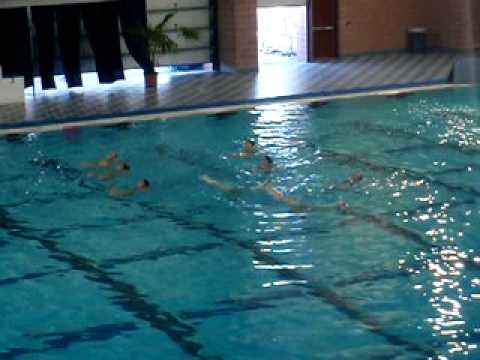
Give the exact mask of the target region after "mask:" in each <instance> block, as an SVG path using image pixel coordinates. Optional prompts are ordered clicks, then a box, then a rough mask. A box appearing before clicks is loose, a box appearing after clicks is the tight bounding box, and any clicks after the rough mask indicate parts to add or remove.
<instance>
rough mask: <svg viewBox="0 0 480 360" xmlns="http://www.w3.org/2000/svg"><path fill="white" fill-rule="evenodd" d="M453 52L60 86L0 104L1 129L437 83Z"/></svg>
mask: <svg viewBox="0 0 480 360" xmlns="http://www.w3.org/2000/svg"><path fill="white" fill-rule="evenodd" d="M454 61H455V54H452V53H447V52H435V53H428V54H407V53H388V54H375V55H365V56H355V57H345V58H342V59H339V60H334V61H326V62H322V63H280V64H268V65H262V66H261V67H260V70H259V71H258V72H239V73H201V74H193V75H192V74H190V75H173V76H169V75H162V76H161V77H160V81H159V86H158V88H157V89H147V90H146V89H145V88H144V86H143V83H142V79H141V78H140V79H138V81H126V82H119V83H117V84H114V85H111V86H108V87H99V88H86V89H74V90H57V91H53V92H52V91H50V92H43V93H41V94H37V95H35V96H33V95H30V96H27V99H26V102H25V104H16V105H4V106H0V129H3V130H5V129H13V128H17V129H20V128H27V127H30V126H38V125H45V124H52V123H54V124H58V123H75V122H79V121H84V120H92V121H93V120H99V119H114V118H120V117H123V118H125V117H129V116H135V115H137V116H138V115H145V116H146V115H150V116H151V115H152V114H159V116H158V117H161V116H160V114H162V113H166V112H172V111H178V110H189V109H198V108H204V109H205V108H211V107H219V106H226V105H242V104H251V103H259V102H266V101H278V100H282V101H285V100H291V99H297V98H302V97H321V96H329V95H338V94H344V93H352V92H362V91H372V90H380V89H389V88H399V87H407V86H418V85H431V84H441V83H446V82H447V81H448V75H449V73H450V71H451V69H452V66H453V64H454Z"/></svg>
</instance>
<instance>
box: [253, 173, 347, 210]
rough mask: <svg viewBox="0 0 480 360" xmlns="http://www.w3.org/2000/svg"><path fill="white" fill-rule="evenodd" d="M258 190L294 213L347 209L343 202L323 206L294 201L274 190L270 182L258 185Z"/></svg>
mask: <svg viewBox="0 0 480 360" xmlns="http://www.w3.org/2000/svg"><path fill="white" fill-rule="evenodd" d="M259 189H260V190H263V191H265V192H266V193H267V194H269V195H271V196H272V197H273V198H274V199H276V200H278V201H280V202H283V203H285V204H286V205H287V206H288V207H290V209H291V210H292V211H294V212H312V211H318V210H325V209H343V208H345V207H347V203H345V202H343V201H340V202H337V203H335V204H325V205H315V204H305V203H302V202H301V201H299V200H297V199H294V198H292V197H288V196H286V195H285V193H283V192H281V191H279V190H277V189H275V188H274V187H273V185H272V182H271V181H270V180H268V181H267V182H265V183H264V184H262V185H260V187H259Z"/></svg>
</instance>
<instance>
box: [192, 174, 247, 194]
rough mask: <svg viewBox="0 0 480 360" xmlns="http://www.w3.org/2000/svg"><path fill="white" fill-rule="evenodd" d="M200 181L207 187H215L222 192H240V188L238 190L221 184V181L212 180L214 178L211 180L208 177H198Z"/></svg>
mask: <svg viewBox="0 0 480 360" xmlns="http://www.w3.org/2000/svg"><path fill="white" fill-rule="evenodd" d="M200 180H202V181H203V182H204V183H206V184H207V185H210V186H212V187H216V188H217V189H220V190H222V191H223V192H228V193H237V192H239V191H240V188H238V187H237V186H234V185H230V184H227V183H224V182H221V181H219V180H217V179H214V178H212V177H211V176H208V175H202V176H200Z"/></svg>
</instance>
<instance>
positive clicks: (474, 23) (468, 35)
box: [424, 0, 480, 49]
mask: <svg viewBox="0 0 480 360" xmlns="http://www.w3.org/2000/svg"><path fill="white" fill-rule="evenodd" d="M424 1H425V2H426V11H425V18H426V23H427V27H428V28H429V33H430V39H429V40H430V43H431V44H432V46H434V47H441V48H450V49H468V48H478V47H480V18H479V16H480V2H479V1H478V0H424Z"/></svg>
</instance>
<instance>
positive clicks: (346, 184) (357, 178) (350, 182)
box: [328, 174, 363, 191]
mask: <svg viewBox="0 0 480 360" xmlns="http://www.w3.org/2000/svg"><path fill="white" fill-rule="evenodd" d="M362 180H363V175H362V174H354V175H352V176H350V177H349V178H348V179H347V180H344V181H342V182H341V183H340V184H338V185H331V186H329V187H328V189H329V190H339V191H347V190H349V189H350V188H351V187H352V186H354V185H356V184H358V183H359V182H361V181H362Z"/></svg>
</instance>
